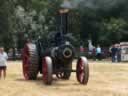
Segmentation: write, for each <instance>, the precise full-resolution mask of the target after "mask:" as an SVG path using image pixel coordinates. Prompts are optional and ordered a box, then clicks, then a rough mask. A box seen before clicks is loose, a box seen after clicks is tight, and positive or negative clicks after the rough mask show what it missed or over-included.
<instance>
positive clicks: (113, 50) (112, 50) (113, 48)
mask: <svg viewBox="0 0 128 96" xmlns="http://www.w3.org/2000/svg"><path fill="white" fill-rule="evenodd" d="M117 51H118V49H117V48H116V45H113V46H112V48H111V56H112V62H116V61H117Z"/></svg>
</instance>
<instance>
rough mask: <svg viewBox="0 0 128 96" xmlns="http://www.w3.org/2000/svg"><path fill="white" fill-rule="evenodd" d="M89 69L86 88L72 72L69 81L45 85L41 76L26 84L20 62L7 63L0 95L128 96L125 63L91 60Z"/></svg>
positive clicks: (127, 71)
mask: <svg viewBox="0 0 128 96" xmlns="http://www.w3.org/2000/svg"><path fill="white" fill-rule="evenodd" d="M74 66H75V65H74ZM89 67H90V78H89V82H88V85H80V84H79V83H78V82H77V80H76V75H75V73H72V75H71V78H70V80H68V81H65V80H56V79H55V80H54V81H53V84H52V85H51V86H46V85H44V84H43V82H42V80H41V75H40V76H39V78H38V80H36V81H25V80H24V78H23V76H22V64H21V62H19V61H15V62H11V61H9V62H8V70H7V78H6V79H5V80H3V79H1V80H0V96H128V63H111V62H109V61H101V62H99V61H98V62H97V61H96V62H94V61H90V62H89Z"/></svg>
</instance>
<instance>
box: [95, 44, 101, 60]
mask: <svg viewBox="0 0 128 96" xmlns="http://www.w3.org/2000/svg"><path fill="white" fill-rule="evenodd" d="M96 58H97V59H98V60H101V47H100V46H99V45H98V46H97V48H96Z"/></svg>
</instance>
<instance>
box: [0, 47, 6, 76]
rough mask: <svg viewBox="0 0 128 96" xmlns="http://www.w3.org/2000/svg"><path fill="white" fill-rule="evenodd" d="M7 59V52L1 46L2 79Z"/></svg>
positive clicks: (4, 74)
mask: <svg viewBox="0 0 128 96" xmlns="http://www.w3.org/2000/svg"><path fill="white" fill-rule="evenodd" d="M7 59H8V55H7V53H6V52H4V48H3V47H0V79H1V77H2V73H3V77H4V79H5V78H6V68H7V65H6V63H7Z"/></svg>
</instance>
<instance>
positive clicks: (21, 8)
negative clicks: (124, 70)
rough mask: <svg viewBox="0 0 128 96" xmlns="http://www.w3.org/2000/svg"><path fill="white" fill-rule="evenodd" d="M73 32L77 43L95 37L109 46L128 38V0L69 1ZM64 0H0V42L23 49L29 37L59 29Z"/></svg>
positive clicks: (42, 35) (96, 42) (95, 43)
mask: <svg viewBox="0 0 128 96" xmlns="http://www.w3.org/2000/svg"><path fill="white" fill-rule="evenodd" d="M69 1H70V3H71V8H70V11H69V32H70V33H71V34H72V35H73V36H74V37H75V38H76V41H77V42H76V43H77V45H79V44H80V42H81V41H82V42H83V44H84V45H87V40H88V39H92V41H93V44H94V45H97V44H101V45H103V46H109V45H111V44H112V43H118V42H122V41H128V38H127V37H128V18H127V17H128V13H127V11H128V6H127V3H128V1H127V0H69ZM62 3H63V1H62V0H0V32H1V35H0V45H1V46H5V47H6V48H10V47H18V48H22V47H23V43H24V40H25V39H26V38H27V37H31V38H33V39H37V38H38V37H39V36H41V37H42V38H44V37H46V36H47V34H48V33H50V32H55V31H56V29H57V22H56V21H57V12H58V10H59V9H60V8H61V5H62Z"/></svg>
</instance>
